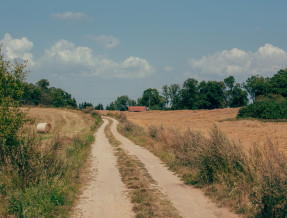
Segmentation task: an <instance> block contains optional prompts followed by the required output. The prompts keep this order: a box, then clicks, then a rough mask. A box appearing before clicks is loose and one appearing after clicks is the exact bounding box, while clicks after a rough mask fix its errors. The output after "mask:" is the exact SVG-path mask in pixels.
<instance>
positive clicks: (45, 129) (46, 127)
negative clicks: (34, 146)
mask: <svg viewBox="0 0 287 218" xmlns="http://www.w3.org/2000/svg"><path fill="white" fill-rule="evenodd" d="M51 130H52V126H51V124H50V123H39V124H38V125H37V132H38V133H49V132H51Z"/></svg>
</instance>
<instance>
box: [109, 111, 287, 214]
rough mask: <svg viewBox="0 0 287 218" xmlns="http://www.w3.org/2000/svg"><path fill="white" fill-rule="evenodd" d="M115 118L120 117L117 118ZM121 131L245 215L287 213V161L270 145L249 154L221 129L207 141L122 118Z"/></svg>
mask: <svg viewBox="0 0 287 218" xmlns="http://www.w3.org/2000/svg"><path fill="white" fill-rule="evenodd" d="M114 116H115V115H114ZM116 118H117V119H119V120H120V125H119V127H118V129H119V131H120V132H121V133H122V134H123V135H125V136H126V137H128V138H130V139H131V140H133V141H135V142H136V143H137V144H139V145H141V146H144V147H146V148H147V149H149V150H150V151H151V152H153V153H154V154H155V155H157V156H158V157H160V158H161V159H162V160H163V161H164V162H165V163H166V164H167V166H169V168H170V169H171V170H173V171H174V172H176V173H177V174H178V175H179V176H180V177H181V178H182V179H183V180H184V181H185V183H186V184H191V185H195V186H196V187H199V188H202V189H203V190H204V191H205V193H206V194H207V195H209V196H210V197H211V198H212V199H213V200H214V201H216V202H218V203H219V204H221V205H224V206H227V207H230V208H232V210H233V211H235V212H236V213H239V214H244V215H245V216H246V217H249V216H251V217H254V216H263V217H284V216H286V214H287V160H286V156H285V155H284V154H283V153H282V152H281V151H280V149H279V148H278V146H277V145H274V144H272V143H271V142H269V143H268V144H266V145H264V146H254V148H253V149H251V150H250V151H245V150H244V149H243V146H241V145H240V144H236V143H234V142H233V141H230V140H229V139H228V138H227V137H226V136H225V135H224V134H223V133H222V132H221V131H220V130H219V129H218V128H217V127H216V126H214V127H213V128H212V129H211V130H210V137H209V138H206V137H204V136H203V135H201V134H200V133H199V132H193V131H191V130H187V131H186V132H184V133H181V132H179V131H178V130H176V129H165V128H164V127H158V126H150V127H149V128H148V131H144V129H143V128H141V127H139V126H136V125H135V124H133V123H131V122H130V121H128V120H127V119H126V117H125V116H124V115H123V114H118V115H116Z"/></svg>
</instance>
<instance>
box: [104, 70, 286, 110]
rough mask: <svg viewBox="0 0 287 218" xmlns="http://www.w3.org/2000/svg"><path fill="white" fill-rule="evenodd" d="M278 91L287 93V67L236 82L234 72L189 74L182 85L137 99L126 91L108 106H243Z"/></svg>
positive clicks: (145, 92)
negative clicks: (211, 76) (219, 77)
mask: <svg viewBox="0 0 287 218" xmlns="http://www.w3.org/2000/svg"><path fill="white" fill-rule="evenodd" d="M274 95H277V96H279V97H280V96H281V97H283V98H286V97H287V69H285V70H280V71H279V72H277V73H276V74H275V75H274V76H273V77H271V78H269V77H266V78H265V77H263V76H260V75H256V76H251V77H249V78H248V79H247V80H246V81H245V82H244V83H242V84H240V83H237V82H236V81H235V79H234V77H233V76H229V77H227V78H225V79H224V80H223V81H204V80H203V81H201V82H199V81H197V80H196V79H193V78H189V79H187V80H186V81H184V83H183V85H182V86H181V85H179V84H171V85H164V86H163V87H162V92H161V93H160V92H159V91H158V90H157V89H152V88H149V89H146V90H145V91H144V92H143V94H142V97H141V98H139V99H138V100H137V101H135V100H132V99H129V97H128V96H127V95H124V96H120V97H118V98H117V99H116V100H115V101H113V102H112V103H110V104H109V105H108V106H107V107H106V109H107V110H120V111H124V110H127V108H128V106H134V105H138V106H146V107H148V108H150V109H152V110H169V109H171V110H180V109H192V110H194V109H215V108H227V107H231V108H233V107H242V106H246V105H247V104H248V103H249V100H251V102H255V101H256V100H260V99H261V100H262V99H263V98H270V96H273V97H274Z"/></svg>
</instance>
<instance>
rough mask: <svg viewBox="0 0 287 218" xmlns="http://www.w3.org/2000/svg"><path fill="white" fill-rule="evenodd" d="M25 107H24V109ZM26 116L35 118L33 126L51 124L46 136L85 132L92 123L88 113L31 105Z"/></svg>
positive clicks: (71, 134) (73, 134) (70, 135)
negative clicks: (50, 129) (49, 131)
mask: <svg viewBox="0 0 287 218" xmlns="http://www.w3.org/2000/svg"><path fill="white" fill-rule="evenodd" d="M26 109H27V108H24V110H26ZM28 116H29V117H31V118H35V121H36V122H35V125H34V126H35V128H36V124H37V123H50V124H51V125H52V131H51V133H50V134H45V135H46V137H47V136H52V135H55V134H59V135H65V136H69V137H72V136H75V135H79V134H80V135H81V134H86V133H88V132H89V131H90V127H91V125H93V123H94V120H93V118H92V116H91V115H90V114H84V113H83V112H81V111H76V110H69V109H57V108H39V107H32V108H30V109H28Z"/></svg>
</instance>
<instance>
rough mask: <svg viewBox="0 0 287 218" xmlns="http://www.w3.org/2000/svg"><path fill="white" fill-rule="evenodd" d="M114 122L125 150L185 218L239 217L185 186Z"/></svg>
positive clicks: (117, 135) (115, 129)
mask: <svg viewBox="0 0 287 218" xmlns="http://www.w3.org/2000/svg"><path fill="white" fill-rule="evenodd" d="M112 120H113V125H112V126H111V131H112V133H113V134H114V136H115V137H116V139H117V140H119V141H120V142H121V143H122V144H121V145H120V147H122V148H123V149H124V150H126V151H128V152H129V153H130V154H131V155H135V156H136V157H137V158H138V159H139V160H140V161H141V162H142V163H143V164H144V165H145V167H146V169H147V170H148V172H149V173H150V175H151V176H152V177H153V179H154V180H155V181H156V182H157V183H158V186H159V188H160V189H161V191H162V192H163V193H164V194H166V195H167V196H168V197H169V199H170V201H171V202H172V203H173V205H174V206H175V207H176V209H178V210H179V211H180V213H181V215H182V216H183V217H238V216H237V215H235V214H232V213H230V212H229V211H228V210H226V209H224V208H218V207H217V206H216V205H215V204H213V203H211V202H210V201H209V199H208V198H207V197H206V196H204V194H203V193H202V192H201V191H200V190H197V189H194V188H192V187H191V186H187V185H185V184H184V183H183V182H182V181H181V180H180V179H179V178H178V177H177V176H175V175H174V174H173V173H172V172H171V171H169V170H168V169H167V168H166V167H165V166H163V164H162V163H161V161H160V160H159V159H158V158H157V157H155V156H154V155H153V154H152V153H150V152H149V151H148V150H146V149H144V148H142V147H139V146H137V145H135V144H134V143H133V142H131V141H130V140H128V139H127V138H125V137H123V136H122V135H121V134H119V133H118V132H117V124H118V121H116V120H115V119H112Z"/></svg>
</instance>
